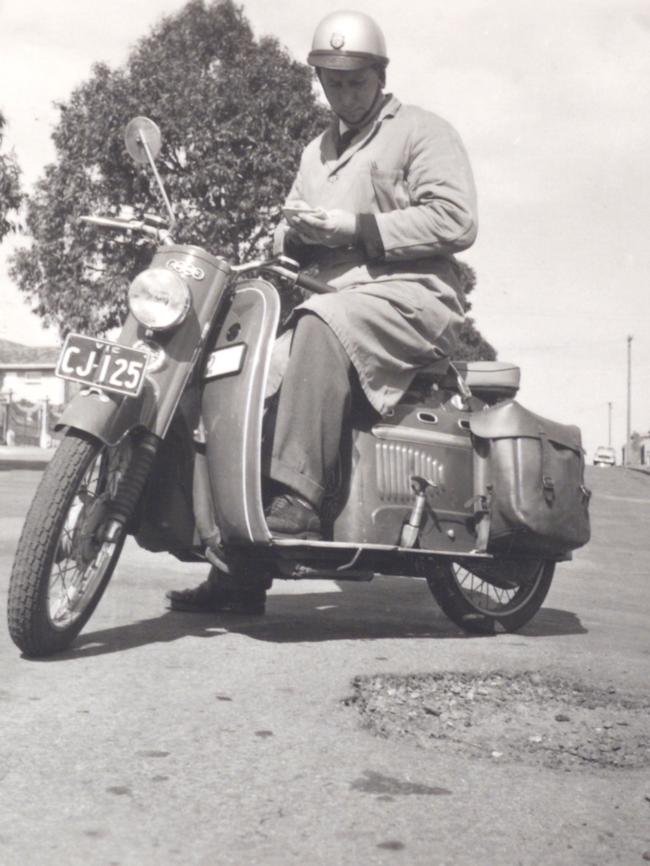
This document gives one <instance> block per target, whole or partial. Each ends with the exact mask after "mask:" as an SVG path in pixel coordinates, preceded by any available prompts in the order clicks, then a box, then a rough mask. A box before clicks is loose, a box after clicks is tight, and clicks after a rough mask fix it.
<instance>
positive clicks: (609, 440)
mask: <svg viewBox="0 0 650 866" xmlns="http://www.w3.org/2000/svg"><path fill="white" fill-rule="evenodd" d="M607 431H608V432H607V444H608V446H609V447H610V448H611V447H612V404H611V402H610V403H608V404H607Z"/></svg>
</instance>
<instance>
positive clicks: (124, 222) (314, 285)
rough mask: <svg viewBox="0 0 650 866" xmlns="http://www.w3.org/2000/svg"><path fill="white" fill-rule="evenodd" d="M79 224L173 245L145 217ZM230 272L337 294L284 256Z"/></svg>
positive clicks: (96, 219) (89, 219)
mask: <svg viewBox="0 0 650 866" xmlns="http://www.w3.org/2000/svg"><path fill="white" fill-rule="evenodd" d="M152 221H153V219H152ZM156 221H157V222H159V223H160V222H161V221H160V220H159V218H156ZM79 222H84V223H89V224H90V225H95V226H103V227H104V228H111V229H119V230H120V231H128V232H140V234H143V235H148V236H149V237H151V238H153V239H154V240H155V241H157V242H158V243H163V244H172V243H173V242H174V241H173V240H172V237H171V235H170V233H169V231H168V230H167V229H166V228H162V227H160V225H159V226H158V227H156V226H153V225H150V224H149V223H148V222H147V219H146V217H145V219H134V218H131V217H103V216H80V217H79ZM231 271H232V272H233V273H235V274H245V273H249V272H250V271H268V272H270V273H273V274H277V275H278V276H280V277H283V278H284V279H287V280H290V281H291V282H292V283H294V284H295V285H297V286H300V288H301V289H306V291H308V292H315V293H316V294H319V295H326V294H329V293H330V292H335V291H336V289H335V288H334V287H333V286H330V285H329V283H324V282H322V281H321V280H317V279H316V278H315V277H310V276H309V274H303V273H300V270H299V265H298V262H296V261H294V260H293V259H290V258H287V257H286V256H278V257H277V258H275V259H270V260H267V261H259V260H258V261H254V262H248V263H247V264H245V265H231Z"/></svg>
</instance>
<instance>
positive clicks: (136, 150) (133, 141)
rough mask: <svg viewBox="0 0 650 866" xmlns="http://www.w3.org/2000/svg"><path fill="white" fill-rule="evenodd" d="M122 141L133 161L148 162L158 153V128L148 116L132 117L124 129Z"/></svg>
mask: <svg viewBox="0 0 650 866" xmlns="http://www.w3.org/2000/svg"><path fill="white" fill-rule="evenodd" d="M124 143H125V144H126V149H127V150H128V152H129V156H130V157H131V159H133V160H135V162H139V163H145V162H150V160H153V159H156V157H157V156H158V154H159V153H160V144H161V138H160V129H158V126H157V125H156V124H155V123H154V122H153V120H149V118H148V117H134V118H133V120H130V121H129V122H128V123H127V125H126V129H125V130H124ZM147 151H148V153H147Z"/></svg>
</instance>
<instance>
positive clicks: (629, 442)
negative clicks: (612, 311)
mask: <svg viewBox="0 0 650 866" xmlns="http://www.w3.org/2000/svg"><path fill="white" fill-rule="evenodd" d="M632 339H633V338H632V334H630V335H629V336H628V338H627V431H626V437H625V461H624V462H625V466H629V465H630V457H631V455H630V451H631V450H632V449H631V445H632Z"/></svg>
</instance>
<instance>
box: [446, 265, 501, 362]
mask: <svg viewBox="0 0 650 866" xmlns="http://www.w3.org/2000/svg"><path fill="white" fill-rule="evenodd" d="M456 265H457V269H458V276H459V278H460V284H461V293H460V294H461V302H462V305H463V309H464V311H465V321H464V323H463V325H462V327H461V331H460V334H459V339H458V345H457V346H456V349H455V351H454V358H456V359H457V360H459V361H494V360H495V359H496V357H497V353H496V350H495V349H494V347H493V346H492V345H491V344H490V343H488V341H487V340H486V339H485V337H483V336H482V334H481V333H480V331H479V330H478V329H477V327H476V324H475V322H474V318H473V317H472V316H469V315H467V314H468V313H469V311H470V310H471V309H472V304H471V302H470V301H468V300H467V296H468V295H469V294H471V292H473V291H474V289H475V288H476V272H475V271H474V268H472V267H470V266H469V265H468V264H467V262H462V261H457V262H456Z"/></svg>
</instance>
